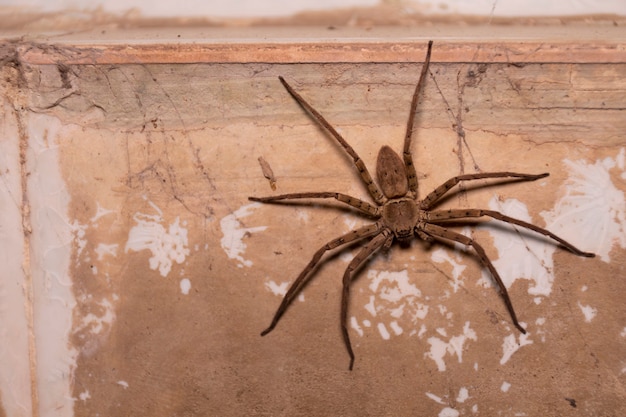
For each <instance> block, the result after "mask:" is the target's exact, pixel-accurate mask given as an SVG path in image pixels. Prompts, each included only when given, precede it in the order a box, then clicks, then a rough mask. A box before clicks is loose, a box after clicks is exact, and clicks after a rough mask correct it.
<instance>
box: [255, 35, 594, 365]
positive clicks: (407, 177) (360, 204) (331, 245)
mask: <svg viewBox="0 0 626 417" xmlns="http://www.w3.org/2000/svg"><path fill="white" fill-rule="evenodd" d="M431 50H432V41H430V42H429V43H428V50H427V52H426V60H425V61H424V65H423V66H422V71H421V74H420V78H419V81H418V83H417V86H416V87H415V92H414V93H413V100H412V102H411V110H410V113H409V119H408V122H407V128H406V134H405V137H404V149H403V153H402V158H401V157H400V156H399V155H398V154H397V153H396V152H394V151H393V150H392V149H391V148H390V147H389V146H383V147H382V148H381V149H380V152H379V153H378V160H377V163H376V177H377V182H378V184H376V183H375V182H374V181H373V180H372V177H371V175H370V173H369V171H368V170H367V167H366V166H365V164H364V163H363V161H362V160H361V158H360V157H359V156H358V155H357V153H356V152H355V151H354V149H352V147H351V146H350V145H349V144H348V143H347V142H346V141H345V139H344V138H343V137H342V136H341V135H340V134H339V133H338V132H337V131H336V130H335V128H333V127H332V125H331V124H330V123H328V122H327V121H326V119H324V117H323V116H322V115H321V114H320V113H318V112H317V110H315V109H314V108H313V107H312V106H311V105H310V104H308V103H307V102H306V101H305V100H304V99H303V98H302V97H301V96H300V95H299V94H298V93H297V92H296V91H295V90H294V89H293V88H291V86H290V85H289V84H287V82H286V81H285V80H284V79H283V78H282V77H278V78H279V79H280V82H281V83H282V84H283V86H284V87H285V88H286V89H287V91H288V92H289V94H291V96H292V97H293V98H294V99H295V100H296V101H297V102H298V104H300V105H301V106H302V107H303V108H304V109H305V110H306V111H307V112H309V114H310V115H311V116H312V117H313V118H314V120H315V121H316V122H317V123H318V124H319V125H320V126H322V127H323V128H324V129H326V130H327V131H328V132H329V133H330V134H331V135H332V136H333V137H334V138H335V139H336V140H337V142H339V144H340V145H341V146H342V147H343V149H344V150H345V151H346V152H347V153H348V155H350V156H351V157H352V159H353V160H354V165H355V167H356V168H357V170H358V172H359V175H360V176H361V179H362V181H363V183H364V184H365V185H366V186H367V189H368V191H369V194H370V196H371V197H372V199H373V200H374V202H375V204H371V203H368V202H366V201H363V200H361V199H358V198H355V197H352V196H349V195H347V194H342V193H337V192H304V193H292V194H282V195H277V196H272V197H249V198H250V200H252V201H259V202H262V203H273V202H279V201H283V202H288V200H295V199H315V198H334V199H336V200H337V201H339V202H341V203H343V204H347V205H349V206H351V207H353V208H355V209H357V210H358V211H359V212H361V213H362V214H365V215H366V216H369V217H371V218H373V219H375V220H376V222H374V223H372V224H369V225H366V226H363V227H360V228H358V229H355V230H352V231H350V232H348V233H346V234H344V235H343V236H340V237H338V238H336V239H333V240H331V241H330V242H328V243H326V244H325V245H324V246H322V247H321V248H320V249H319V250H318V251H317V252H315V254H314V255H313V259H311V261H310V262H309V263H308V265H307V266H306V267H305V268H304V270H303V271H302V272H301V273H300V275H299V276H298V277H297V278H296V280H295V281H294V282H293V284H292V285H291V287H290V288H289V290H288V291H287V293H286V294H285V297H284V298H283V300H282V302H281V304H280V306H279V307H278V310H277V311H276V314H275V315H274V318H273V320H272V322H271V324H270V326H269V327H268V328H267V329H265V330H264V331H263V332H262V333H261V335H262V336H264V335H266V334H267V333H269V332H270V331H272V329H274V327H275V326H276V324H277V323H278V321H279V320H280V318H281V317H282V315H283V313H284V312H285V310H286V309H287V307H288V306H289V304H291V302H292V301H293V299H294V298H295V297H296V296H297V295H298V293H299V292H300V290H301V289H302V288H303V287H304V285H305V284H306V282H307V281H308V280H310V279H311V277H312V276H313V274H312V273H311V272H312V271H313V270H314V268H315V266H316V265H317V264H318V263H319V262H320V260H321V258H322V256H323V255H324V254H325V253H326V252H327V251H329V250H333V249H336V248H339V247H341V246H344V245H349V244H351V243H355V242H358V241H360V240H365V239H369V241H368V242H367V243H366V244H364V245H363V247H362V248H361V250H360V251H359V252H358V253H357V255H356V256H355V257H354V258H353V259H352V261H350V263H349V264H348V267H347V268H346V271H345V273H344V276H343V291H342V297H341V329H342V335H343V339H344V343H345V345H346V349H347V350H348V354H349V355H350V366H349V368H350V369H352V366H353V364H354V352H353V351H352V345H351V343H350V335H349V333H348V327H347V318H348V299H349V294H350V283H351V282H352V275H353V273H354V272H355V271H356V270H357V269H358V268H359V267H360V266H361V265H363V263H364V262H365V261H366V260H367V259H368V258H369V257H370V256H371V255H372V254H373V253H374V252H376V251H377V250H379V249H380V248H389V247H390V246H391V244H392V243H393V241H394V239H395V240H397V241H399V242H400V243H407V242H409V241H410V240H411V239H413V238H415V237H417V238H420V239H423V240H427V241H435V240H440V241H445V242H458V243H461V244H463V245H465V246H468V247H472V248H473V249H474V251H475V252H476V254H477V255H478V258H479V259H480V262H481V263H482V264H483V266H484V267H486V268H487V269H488V270H489V272H490V273H491V275H492V277H493V279H494V281H495V283H496V284H497V286H498V289H499V290H500V294H501V295H502V298H503V300H504V303H505V305H506V308H507V310H508V312H509V315H510V316H511V320H512V322H513V324H514V325H515V327H516V328H517V329H518V330H519V331H520V332H522V333H526V330H525V329H524V328H523V327H522V326H521V325H520V324H519V322H518V320H517V316H516V315H515V310H514V309H513V304H512V303H511V300H510V298H509V295H508V293H507V290H506V287H505V286H504V283H503V282H502V279H500V275H499V274H498V271H496V269H495V268H494V266H493V264H492V263H491V261H490V260H489V258H488V257H487V254H486V253H485V250H484V249H483V248H482V246H480V245H479V244H478V243H476V242H475V241H474V240H473V239H471V238H469V237H467V236H465V235H463V234H460V233H458V232H455V231H453V230H451V229H449V228H447V227H445V226H446V223H450V222H454V221H458V220H464V219H477V218H480V217H491V218H493V219H496V220H501V221H504V222H507V223H511V224H514V225H517V226H520V227H524V228H527V229H530V230H532V231H534V232H537V233H539V234H542V235H544V236H547V237H549V238H551V239H553V240H554V241H556V242H558V243H559V244H560V245H562V246H563V247H564V248H566V249H568V250H569V251H570V252H572V253H574V254H576V255H579V256H586V257H593V256H594V254H593V253H589V252H583V251H581V250H580V249H578V248H576V247H575V246H574V245H572V244H570V243H568V242H566V241H565V240H563V239H561V238H560V237H558V236H556V235H555V234H553V233H552V232H550V231H548V230H546V229H543V228H541V227H538V226H535V225H533V224H531V223H527V222H525V221H522V220H518V219H515V218H512V217H509V216H507V215H504V214H502V213H500V212H497V211H493V210H483V209H450V210H433V208H434V207H435V206H436V205H437V204H438V203H439V202H440V201H441V199H442V197H443V196H444V195H445V194H446V193H447V192H448V191H449V190H450V189H451V188H453V187H454V186H455V185H457V184H458V183H460V182H462V181H472V180H479V179H488V178H497V179H508V180H518V181H535V180H538V179H540V178H544V177H547V176H548V174H547V173H543V174H538V175H532V174H520V173H515V172H485V173H476V174H465V175H459V176H456V177H452V178H450V179H449V180H448V181H446V182H444V183H443V184H442V185H440V186H439V187H437V188H435V189H434V190H433V191H432V192H430V193H429V194H428V195H427V196H426V197H425V198H424V199H422V200H418V195H417V175H416V172H415V167H414V165H413V157H412V155H411V151H410V148H411V136H412V133H413V123H414V120H415V114H416V111H417V103H418V100H419V95H420V92H421V90H422V86H423V84H424V81H425V79H426V75H427V74H428V67H429V64H430V55H431Z"/></svg>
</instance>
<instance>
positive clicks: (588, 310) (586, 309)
mask: <svg viewBox="0 0 626 417" xmlns="http://www.w3.org/2000/svg"><path fill="white" fill-rule="evenodd" d="M578 307H579V308H580V311H582V313H583V316H585V322H586V323H591V320H593V319H594V318H595V317H596V314H598V310H597V309H595V308H593V307H591V306H589V305H582V304H581V303H580V301H579V302H578Z"/></svg>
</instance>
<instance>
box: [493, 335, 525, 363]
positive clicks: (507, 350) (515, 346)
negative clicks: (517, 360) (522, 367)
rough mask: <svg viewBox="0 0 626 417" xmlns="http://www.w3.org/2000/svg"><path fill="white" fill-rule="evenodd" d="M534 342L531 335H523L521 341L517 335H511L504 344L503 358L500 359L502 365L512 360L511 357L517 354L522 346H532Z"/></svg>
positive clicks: (505, 339)
mask: <svg viewBox="0 0 626 417" xmlns="http://www.w3.org/2000/svg"><path fill="white" fill-rule="evenodd" d="M532 343H533V341H532V340H530V334H529V333H526V334H521V335H519V339H516V338H515V335H513V334H510V335H508V336H506V337H505V338H504V340H503V342H502V358H501V359H500V365H504V364H505V363H507V362H508V361H509V359H511V356H512V355H513V354H514V353H515V352H517V351H518V350H519V349H520V348H521V347H522V346H526V345H532Z"/></svg>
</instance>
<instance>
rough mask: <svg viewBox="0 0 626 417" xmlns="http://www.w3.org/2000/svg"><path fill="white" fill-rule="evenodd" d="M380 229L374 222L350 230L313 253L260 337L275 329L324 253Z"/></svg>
mask: <svg viewBox="0 0 626 417" xmlns="http://www.w3.org/2000/svg"><path fill="white" fill-rule="evenodd" d="M381 228H382V223H381V222H376V223H374V224H370V225H367V226H364V227H361V228H358V229H355V230H352V231H350V232H348V233H346V234H345V235H343V236H340V237H338V238H336V239H333V240H331V241H330V242H328V243H327V244H325V245H324V246H322V247H321V248H320V249H318V251H317V252H315V254H314V255H313V258H312V259H311V261H310V262H309V263H308V264H307V266H306V267H305V268H304V269H303V270H302V272H300V275H298V278H296V280H295V281H294V282H293V284H291V287H289V290H287V293H286V294H285V296H284V297H283V300H282V301H281V303H280V306H279V307H278V310H276V313H275V314H274V318H273V319H272V323H271V324H270V325H269V327H268V328H267V329H265V330H263V332H261V336H265V335H266V334H268V333H269V332H271V331H272V330H273V329H274V327H276V324H277V323H278V321H279V320H280V318H281V317H282V315H283V314H284V313H285V310H286V309H287V307H289V305H290V304H291V302H292V301H293V300H294V298H296V296H297V295H298V294H299V293H300V290H301V289H302V288H303V287H304V285H305V284H306V283H307V282H308V281H309V280H310V279H311V278H312V277H313V275H310V274H309V273H310V272H311V271H312V270H313V268H315V266H316V265H317V264H318V263H319V261H320V259H321V258H322V256H323V255H324V253H326V252H327V251H329V250H332V249H335V248H338V247H340V246H343V245H346V244H348V243H351V242H356V241H359V240H361V239H365V238H366V237H369V236H372V235H376V234H378V233H380V230H381Z"/></svg>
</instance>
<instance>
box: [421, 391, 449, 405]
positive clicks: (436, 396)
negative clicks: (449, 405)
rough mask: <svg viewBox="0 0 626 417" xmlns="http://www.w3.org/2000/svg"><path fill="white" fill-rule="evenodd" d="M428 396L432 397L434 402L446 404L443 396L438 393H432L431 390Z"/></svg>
mask: <svg viewBox="0 0 626 417" xmlns="http://www.w3.org/2000/svg"><path fill="white" fill-rule="evenodd" d="M426 396H427V397H428V398H430V399H431V400H433V401H434V402H436V403H437V404H441V405H445V403H444V402H443V400H442V399H441V397H439V396H438V395H435V394H432V393H430V392H427V393H426Z"/></svg>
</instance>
